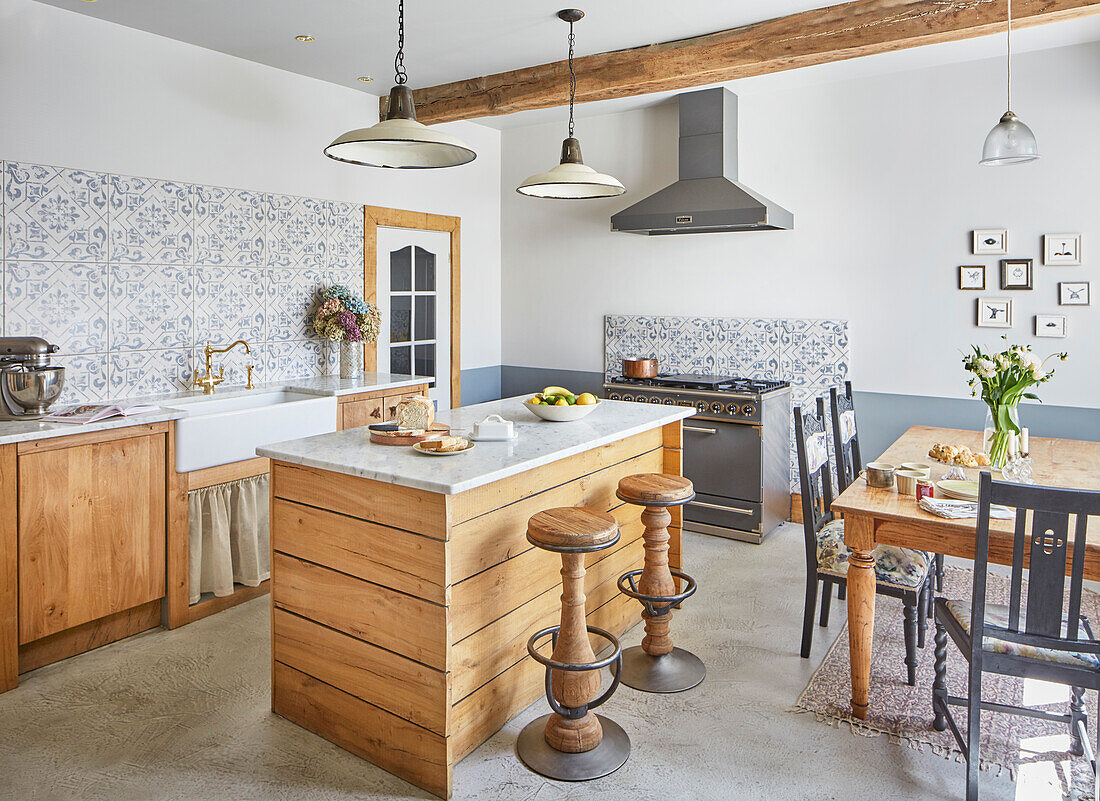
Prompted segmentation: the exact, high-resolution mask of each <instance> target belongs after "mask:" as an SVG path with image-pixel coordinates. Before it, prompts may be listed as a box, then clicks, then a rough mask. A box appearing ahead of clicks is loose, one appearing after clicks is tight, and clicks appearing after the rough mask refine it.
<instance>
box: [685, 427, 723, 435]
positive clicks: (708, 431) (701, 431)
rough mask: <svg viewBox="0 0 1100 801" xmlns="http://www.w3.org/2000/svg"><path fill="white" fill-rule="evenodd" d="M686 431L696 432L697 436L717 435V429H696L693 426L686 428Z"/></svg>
mask: <svg viewBox="0 0 1100 801" xmlns="http://www.w3.org/2000/svg"><path fill="white" fill-rule="evenodd" d="M684 431H694V432H695V433H697V434H717V433H718V429H717V428H694V427H692V426H684Z"/></svg>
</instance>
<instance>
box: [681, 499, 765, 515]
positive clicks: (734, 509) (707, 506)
mask: <svg viewBox="0 0 1100 801" xmlns="http://www.w3.org/2000/svg"><path fill="white" fill-rule="evenodd" d="M687 505H688V506H701V507H703V508H704V509H717V510H718V511H720V512H736V513H737V514H739V515H751V514H752V511H753V510H752V509H742V508H741V507H739V506H721V505H719V504H717V503H703V502H702V501H688V504H687Z"/></svg>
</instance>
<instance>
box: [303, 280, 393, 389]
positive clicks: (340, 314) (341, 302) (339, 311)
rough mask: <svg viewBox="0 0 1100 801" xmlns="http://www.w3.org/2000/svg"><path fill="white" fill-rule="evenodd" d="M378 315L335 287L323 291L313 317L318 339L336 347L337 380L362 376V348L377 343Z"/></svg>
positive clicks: (357, 299)
mask: <svg viewBox="0 0 1100 801" xmlns="http://www.w3.org/2000/svg"><path fill="white" fill-rule="evenodd" d="M381 321H382V315H381V313H380V312H379V311H378V307H377V306H375V305H374V304H371V303H367V302H366V301H364V300H362V299H361V298H359V297H358V296H356V295H354V294H352V292H351V290H350V289H348V288H347V287H346V286H343V285H341V284H337V285H335V286H331V287H329V288H328V289H326V290H325V291H324V293H323V294H322V296H321V304H320V305H319V306H318V307H317V311H316V312H315V313H314V315H313V330H314V331H315V332H317V334H318V336H321V337H324V338H325V339H327V340H329V341H330V342H336V343H339V345H340V377H341V378H357V377H358V376H359V374H360V373H362V372H363V344H364V343H370V342H377V341H378V328H379V325H380V323H381Z"/></svg>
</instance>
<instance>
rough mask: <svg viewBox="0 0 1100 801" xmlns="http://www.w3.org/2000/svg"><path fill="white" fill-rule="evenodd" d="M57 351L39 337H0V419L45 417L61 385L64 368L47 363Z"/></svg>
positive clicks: (58, 393)
mask: <svg viewBox="0 0 1100 801" xmlns="http://www.w3.org/2000/svg"><path fill="white" fill-rule="evenodd" d="M59 350H61V348H60V347H59V346H58V345H51V344H50V343H49V342H47V341H46V340H44V339H41V338H40V337H0V420H33V419H35V418H38V417H41V416H42V415H44V414H46V412H47V411H48V409H49V408H50V405H51V404H52V403H53V402H54V401H56V400H57V399H58V397H59V396H60V395H61V389H62V387H63V386H64V385H65V368H64V367H54V366H52V365H51V364H50V354H51V353H57V352H58V351H59Z"/></svg>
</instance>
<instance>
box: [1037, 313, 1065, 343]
mask: <svg viewBox="0 0 1100 801" xmlns="http://www.w3.org/2000/svg"><path fill="white" fill-rule="evenodd" d="M1065 335H1066V318H1065V316H1063V315H1060V314H1036V315H1035V336H1037V337H1057V338H1061V337H1064V336H1065Z"/></svg>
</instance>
